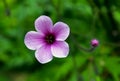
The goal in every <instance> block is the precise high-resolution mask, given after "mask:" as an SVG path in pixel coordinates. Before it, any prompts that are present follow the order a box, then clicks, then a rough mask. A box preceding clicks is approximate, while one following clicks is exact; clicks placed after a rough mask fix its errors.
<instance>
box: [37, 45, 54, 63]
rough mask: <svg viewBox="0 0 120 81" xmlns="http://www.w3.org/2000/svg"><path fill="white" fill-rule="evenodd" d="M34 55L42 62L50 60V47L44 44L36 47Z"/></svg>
mask: <svg viewBox="0 0 120 81" xmlns="http://www.w3.org/2000/svg"><path fill="white" fill-rule="evenodd" d="M35 57H36V59H37V60H38V61H39V62H40V63H42V64H44V63H47V62H50V61H51V60H52V58H53V56H52V53H51V47H50V46H47V45H44V46H42V47H41V48H39V49H37V51H36V52H35Z"/></svg>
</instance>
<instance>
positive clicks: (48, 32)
mask: <svg viewBox="0 0 120 81" xmlns="http://www.w3.org/2000/svg"><path fill="white" fill-rule="evenodd" d="M35 29H36V31H37V32H36V31H29V32H28V33H27V34H26V35H25V39H24V43H25V45H26V47H27V48H29V49H31V50H36V52H35V57H36V59H37V60H38V61H39V62H40V63H42V64H44V63H47V62H50V61H51V60H52V59H53V56H54V57H58V58H64V57H67V55H68V53H69V45H68V44H67V43H66V42H65V40H66V39H67V37H68V36H69V33H70V29H69V26H68V25H67V24H65V23H63V22H57V23H56V24H55V25H53V23H52V20H51V19H50V18H49V17H48V16H40V17H39V18H37V19H36V20H35Z"/></svg>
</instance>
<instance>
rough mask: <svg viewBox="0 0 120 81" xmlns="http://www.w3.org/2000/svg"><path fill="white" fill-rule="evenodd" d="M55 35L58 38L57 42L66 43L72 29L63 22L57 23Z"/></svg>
mask: <svg viewBox="0 0 120 81" xmlns="http://www.w3.org/2000/svg"><path fill="white" fill-rule="evenodd" d="M53 33H54V34H55V36H56V40H58V41H64V40H65V39H66V38H67V37H68V35H69V33H70V29H69V26H68V25H67V24H65V23H63V22H57V23H56V24H55V25H54V28H53Z"/></svg>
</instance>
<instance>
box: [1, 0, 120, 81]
mask: <svg viewBox="0 0 120 81" xmlns="http://www.w3.org/2000/svg"><path fill="white" fill-rule="evenodd" d="M119 3H120V1H119V0H115V1H113V0H0V46H1V48H0V81H120V69H119V68H120V57H119V56H120V55H119V54H120V50H119V49H120V10H119V9H120V5H119ZM40 15H47V16H50V17H51V18H52V20H53V22H54V23H55V22H56V21H63V22H65V23H67V24H68V25H69V26H70V29H71V33H70V36H69V38H68V39H67V42H68V43H69V45H70V53H69V56H68V57H66V58H64V59H59V58H54V59H53V60H52V61H51V62H50V63H47V64H43V65H42V64H40V63H38V61H37V60H36V59H35V56H34V51H31V50H29V49H27V48H26V47H25V45H24V36H25V34H26V33H27V32H28V31H31V30H35V28H34V21H35V19H36V18H37V17H39V16H40ZM92 38H97V39H98V40H99V41H100V45H99V46H98V48H96V49H95V50H94V51H93V52H84V51H83V50H82V49H81V48H79V47H81V45H82V46H83V47H88V48H89V47H90V40H91V39H92Z"/></svg>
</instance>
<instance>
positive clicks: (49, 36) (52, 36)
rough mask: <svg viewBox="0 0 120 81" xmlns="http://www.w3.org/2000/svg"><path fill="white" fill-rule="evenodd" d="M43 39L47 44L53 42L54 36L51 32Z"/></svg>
mask: <svg viewBox="0 0 120 81" xmlns="http://www.w3.org/2000/svg"><path fill="white" fill-rule="evenodd" d="M45 41H46V42H47V43H48V44H53V43H54V41H55V36H54V35H52V34H48V35H47V36H46V37H45Z"/></svg>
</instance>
